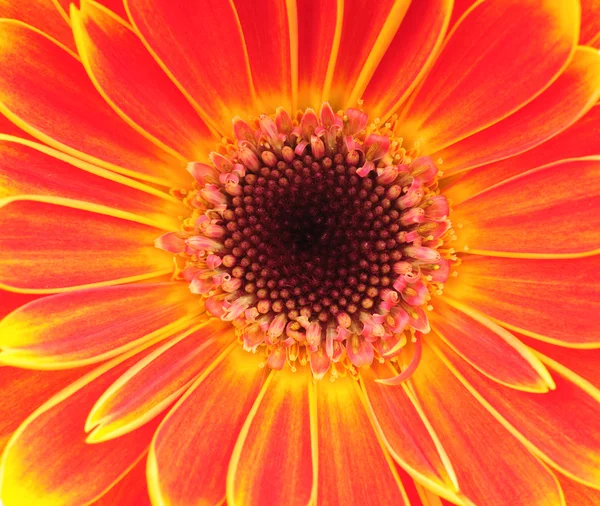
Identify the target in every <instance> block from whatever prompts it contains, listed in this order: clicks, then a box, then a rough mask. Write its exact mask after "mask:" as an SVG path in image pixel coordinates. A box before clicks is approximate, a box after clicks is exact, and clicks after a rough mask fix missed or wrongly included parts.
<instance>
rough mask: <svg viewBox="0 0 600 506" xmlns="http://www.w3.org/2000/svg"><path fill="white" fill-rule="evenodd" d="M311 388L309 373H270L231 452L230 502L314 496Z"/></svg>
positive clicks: (300, 501)
mask: <svg viewBox="0 0 600 506" xmlns="http://www.w3.org/2000/svg"><path fill="white" fill-rule="evenodd" d="M310 388H311V377H310V373H309V372H308V371H305V370H303V371H302V372H298V373H293V372H291V371H290V370H289V369H284V370H282V371H276V372H273V373H271V375H270V376H269V378H268V380H267V381H266V382H265V385H264V386H263V389H262V390H261V392H260V394H259V396H258V398H257V400H256V402H255V404H254V406H253V407H252V410H251V411H250V413H249V415H248V418H247V420H246V422H245V423H244V426H243V427H242V429H241V431H240V435H239V438H238V440H237V443H236V445H235V448H234V450H233V455H232V457H231V463H230V464H229V470H228V473H227V502H228V503H230V504H232V505H233V504H240V505H242V504H286V505H290V506H291V505H296V504H297V505H302V504H309V503H310V502H311V501H313V500H314V494H315V487H316V483H315V476H314V474H315V471H316V460H315V461H314V464H315V467H314V466H313V460H314V458H315V452H316V448H315V443H316V441H315V440H314V435H313V434H312V431H313V430H314V427H313V423H314V416H315V413H314V406H311V404H312V401H311V399H310V394H309V389H310ZM313 469H314V470H313Z"/></svg>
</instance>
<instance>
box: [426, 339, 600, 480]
mask: <svg viewBox="0 0 600 506" xmlns="http://www.w3.org/2000/svg"><path fill="white" fill-rule="evenodd" d="M432 346H434V347H435V350H436V353H438V354H439V355H440V357H442V358H443V360H444V362H445V363H446V364H447V365H448V367H450V368H451V369H452V371H453V372H454V374H456V375H457V377H458V378H459V379H460V381H461V383H463V384H464V386H465V387H466V388H467V389H468V390H469V392H471V394H472V395H473V396H475V397H476V398H477V400H479V402H481V403H482V404H483V405H484V406H485V407H486V408H487V410H488V411H489V412H490V413H491V414H492V415H494V417H495V418H496V419H497V420H499V421H500V423H502V425H503V426H504V427H505V428H507V429H508V430H509V431H510V432H511V433H512V434H513V435H514V436H515V437H516V438H517V439H519V440H520V441H521V442H522V443H523V444H524V445H525V446H527V448H529V449H530V450H531V451H532V452H533V453H535V454H536V455H538V456H540V457H542V458H543V459H544V460H545V461H546V462H548V463H549V464H551V465H552V466H554V467H556V468H557V469H559V470H560V471H561V472H563V473H565V474H566V475H567V476H569V477H570V478H573V479H575V480H578V481H581V482H582V483H585V484H587V485H588V486H592V487H595V488H599V489H600V467H598V462H599V461H600V432H598V431H597V430H593V429H592V428H593V427H595V426H596V425H597V423H598V420H600V391H599V390H597V389H596V388H594V387H593V386H591V385H590V384H589V383H587V384H586V383H585V382H584V381H582V380H581V378H578V377H576V376H575V375H574V374H573V373H572V372H571V371H569V370H568V369H566V368H564V367H562V366H561V365H560V364H558V363H556V362H554V361H552V360H549V359H547V358H543V360H544V362H545V363H546V365H547V366H548V368H549V369H550V370H551V371H552V374H553V377H554V380H555V382H556V390H551V391H549V392H547V393H546V394H544V395H537V394H531V393H528V392H519V391H516V390H512V391H511V390H508V389H507V388H506V387H504V386H502V385H499V384H498V383H495V382H493V381H491V380H489V379H488V378H486V377H485V376H483V375H482V374H479V373H478V372H477V371H475V370H474V369H473V368H472V367H471V366H469V365H468V364H466V363H465V362H464V361H463V360H461V359H460V358H459V357H458V356H457V355H456V354H455V353H454V352H452V351H451V350H450V349H449V348H448V347H447V346H445V345H444V344H443V343H442V342H441V341H436V342H434V343H432ZM567 414H568V416H566V415H567ZM459 478H460V476H459Z"/></svg>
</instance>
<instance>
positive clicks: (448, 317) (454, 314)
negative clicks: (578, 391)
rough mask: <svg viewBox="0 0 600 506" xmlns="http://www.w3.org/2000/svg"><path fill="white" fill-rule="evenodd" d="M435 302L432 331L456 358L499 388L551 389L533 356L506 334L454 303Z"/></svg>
mask: <svg viewBox="0 0 600 506" xmlns="http://www.w3.org/2000/svg"><path fill="white" fill-rule="evenodd" d="M448 302H451V305H449V304H446V303H444V302H442V301H441V300H438V301H436V302H435V311H432V312H431V316H430V321H431V325H432V328H433V329H434V330H435V332H436V334H438V335H439V336H440V337H441V338H442V340H443V341H444V342H445V343H446V344H447V345H448V346H450V348H452V350H454V351H455V352H456V353H457V354H458V355H459V356H460V357H462V358H463V359H465V360H466V361H467V362H468V363H469V364H471V365H472V366H473V367H474V368H475V369H477V370H478V371H479V372H480V373H482V374H484V375H485V376H487V377H488V378H490V379H492V380H494V381H497V382H498V383H500V384H501V385H505V386H508V387H510V388H515V389H517V390H523V391H526V392H537V393H544V392H547V391H548V390H549V389H553V388H554V387H555V385H554V381H553V380H552V377H551V376H550V373H549V372H548V370H547V369H546V368H545V367H544V365H543V364H542V362H540V360H539V359H538V358H537V357H536V355H535V354H534V353H533V352H532V351H531V350H530V349H529V348H527V346H525V345H524V344H523V343H521V341H519V339H517V338H516V337H515V336H513V335H512V334H511V333H510V332H508V331H507V330H505V329H503V328H502V327H500V326H499V325H497V324H495V323H494V322H492V321H491V320H489V319H487V318H486V317H485V316H484V315H482V314H481V313H478V312H476V311H473V310H472V309H469V308H468V307H466V306H464V305H463V304H460V303H458V302H452V301H448Z"/></svg>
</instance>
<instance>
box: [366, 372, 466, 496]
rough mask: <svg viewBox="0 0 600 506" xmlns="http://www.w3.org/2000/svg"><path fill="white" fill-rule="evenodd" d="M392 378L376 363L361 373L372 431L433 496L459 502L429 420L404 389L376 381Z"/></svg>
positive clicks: (450, 465)
mask: <svg viewBox="0 0 600 506" xmlns="http://www.w3.org/2000/svg"><path fill="white" fill-rule="evenodd" d="M395 374H397V373H396V372H395V371H392V370H391V369H390V367H389V366H383V365H378V364H377V363H374V364H373V365H372V366H371V368H363V370H361V385H362V387H363V391H364V393H365V398H366V400H367V404H368V407H369V411H370V413H371V416H372V420H373V422H374V425H375V427H376V428H377V430H378V431H379V433H380V434H381V435H382V439H383V442H384V444H385V445H386V447H387V448H388V449H389V451H390V453H391V455H392V457H393V458H394V460H396V462H398V463H399V464H400V465H401V466H402V467H403V468H404V469H406V470H407V471H408V472H409V473H410V474H411V476H413V477H414V478H415V479H417V480H419V481H420V482H422V483H426V484H427V486H428V487H429V488H430V489H431V490H434V491H435V492H436V493H438V494H441V495H444V496H446V497H451V498H452V499H453V500H455V501H456V502H460V499H459V498H458V496H457V495H456V492H457V491H458V484H457V483H456V475H455V474H454V470H453V469H452V464H451V463H450V461H449V460H448V456H447V455H446V452H445V450H444V449H443V447H442V445H441V443H440V441H439V439H438V437H437V435H436V434H435V432H433V429H432V428H431V424H430V423H429V420H427V418H425V417H424V415H423V413H422V412H418V411H417V410H416V409H415V406H413V404H412V403H411V402H410V400H409V399H408V397H407V396H406V393H405V392H404V389H403V388H401V387H392V388H390V387H389V386H387V385H382V384H381V383H378V382H376V381H375V379H376V378H387V377H390V376H394V375H395Z"/></svg>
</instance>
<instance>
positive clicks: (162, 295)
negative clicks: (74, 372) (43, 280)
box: [0, 283, 203, 369]
mask: <svg viewBox="0 0 600 506" xmlns="http://www.w3.org/2000/svg"><path fill="white" fill-rule="evenodd" d="M202 311H203V307H202V306H201V305H200V304H199V303H198V302H196V301H194V300H193V298H190V293H189V289H188V287H187V286H186V285H185V283H159V284H151V283H134V284H130V285H119V286H107V287H100V288H91V289H89V290H81V291H75V292H67V293H61V294H56V295H51V296H49V297H43V298H41V299H37V300H34V301H32V302H29V303H28V304H26V305H24V306H22V307H20V308H18V309H17V310H15V311H13V312H12V313H10V314H9V315H8V316H6V317H5V318H4V319H2V321H1V322H0V348H2V351H1V352H0V363H4V364H10V365H17V366H19V367H28V368H31V369H63V368H68V367H79V366H82V365H86V364H90V363H94V362H99V361H101V360H104V359H107V358H110V357H114V356H115V355H117V354H119V353H122V352H124V351H126V350H129V349H131V348H133V347H135V346H138V345H139V344H141V343H142V342H148V341H150V340H152V339H153V338H156V337H158V336H160V335H163V334H164V333H165V332H167V331H168V330H169V329H171V333H175V332H177V331H178V330H180V329H181V328H182V326H191V325H192V324H191V323H189V322H190V320H191V319H192V318H193V317H194V316H196V315H198V314H199V313H200V312H202Z"/></svg>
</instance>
